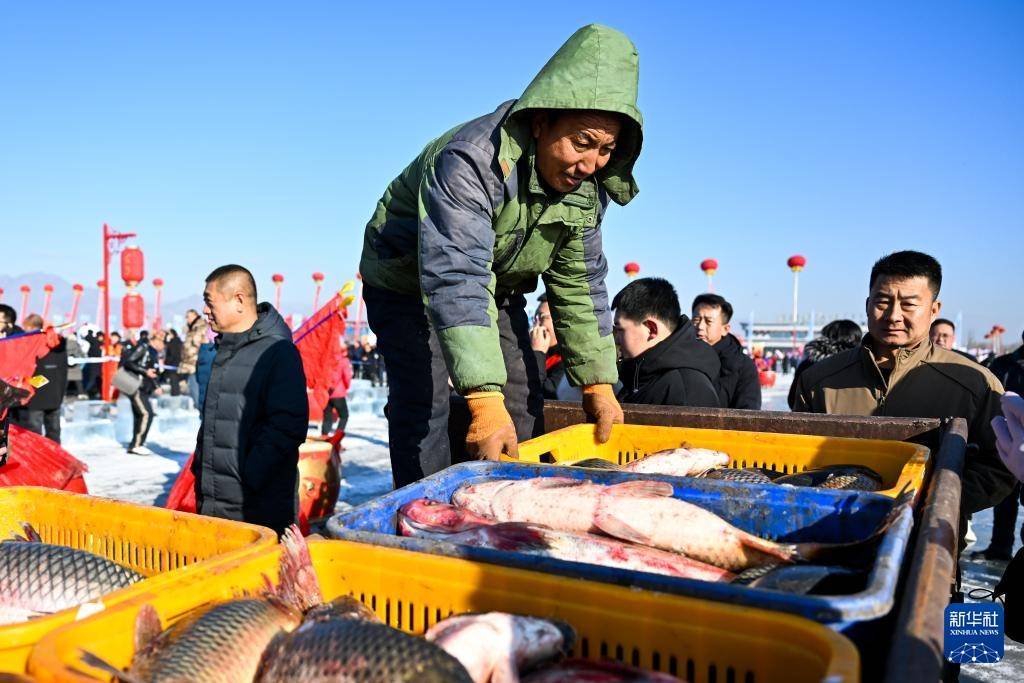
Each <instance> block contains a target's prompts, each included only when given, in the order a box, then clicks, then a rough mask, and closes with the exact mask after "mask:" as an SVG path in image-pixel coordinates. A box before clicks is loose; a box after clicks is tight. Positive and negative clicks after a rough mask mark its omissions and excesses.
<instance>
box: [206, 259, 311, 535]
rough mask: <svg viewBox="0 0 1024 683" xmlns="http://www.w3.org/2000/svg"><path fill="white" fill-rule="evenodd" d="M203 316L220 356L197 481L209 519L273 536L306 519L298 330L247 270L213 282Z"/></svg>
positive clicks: (220, 273)
mask: <svg viewBox="0 0 1024 683" xmlns="http://www.w3.org/2000/svg"><path fill="white" fill-rule="evenodd" d="M203 299H204V301H205V302H206V305H205V307H204V309H203V313H204V314H205V316H206V318H207V320H208V321H209V323H210V326H211V328H212V329H213V330H214V331H215V332H217V342H216V343H217V356H216V358H214V361H213V369H212V371H211V374H210V381H209V384H208V385H207V388H206V400H205V401H203V404H202V405H203V412H202V417H203V420H202V424H201V425H200V428H199V437H198V439H197V443H196V457H195V459H194V461H193V464H192V471H193V473H194V474H195V477H196V507H197V509H198V511H199V513H200V514H204V515H210V516H212V517H222V518H224V519H233V520H238V521H243V522H250V523H252V524H259V525H262V526H266V527H270V528H271V529H274V530H275V531H277V532H278V533H279V534H280V533H283V532H284V530H285V529H286V528H287V527H288V525H289V524H292V523H293V522H294V521H295V519H296V517H297V514H298V498H297V493H296V487H297V485H298V479H297V478H298V461H299V445H300V444H302V442H303V441H305V439H306V431H307V428H308V425H309V407H308V404H307V401H306V377H305V374H304V373H303V370H302V360H301V358H300V357H299V351H298V349H296V348H295V344H293V343H292V334H291V330H289V329H288V325H286V324H285V322H284V319H283V318H281V316H280V315H279V314H278V312H277V311H276V310H275V309H274V307H273V306H271V305H270V304H268V303H261V304H258V305H257V303H256V281H255V280H254V279H253V277H252V274H251V273H250V272H249V271H248V270H246V269H245V268H243V267H242V266H237V265H228V266H221V267H220V268H218V269H217V270H215V271H213V272H212V273H210V275H209V277H207V278H206V290H205V291H204V292H203Z"/></svg>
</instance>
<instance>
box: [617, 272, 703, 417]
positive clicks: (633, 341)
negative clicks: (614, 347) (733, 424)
mask: <svg viewBox="0 0 1024 683" xmlns="http://www.w3.org/2000/svg"><path fill="white" fill-rule="evenodd" d="M612 309H613V310H614V311H615V324H614V326H613V327H612V329H613V331H614V334H615V342H616V344H618V347H619V353H620V355H621V356H622V362H621V364H620V365H619V380H620V381H621V382H622V389H621V390H620V391H619V400H620V401H622V402H623V403H645V404H648V405H660V406H698V407H707V408H718V407H720V406H721V401H720V399H719V395H718V386H717V381H718V376H719V374H720V372H721V364H720V362H719V360H718V354H716V353H715V352H714V350H713V349H712V348H711V347H710V346H708V345H707V344H705V343H704V342H702V341H701V340H700V339H698V338H697V332H696V331H695V330H694V328H693V324H692V323H691V322H690V319H689V318H687V317H686V316H685V315H682V314H681V312H680V310H679V297H678V295H676V290H675V288H673V287H672V285H671V284H670V283H669V282H668V281H667V280H663V279H661V278H642V279H640V280H636V281H634V282H631V283H629V284H628V285H626V286H625V287H624V288H623V289H622V291H621V292H619V293H618V294H616V295H615V299H614V300H613V301H612Z"/></svg>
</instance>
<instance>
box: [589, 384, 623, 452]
mask: <svg viewBox="0 0 1024 683" xmlns="http://www.w3.org/2000/svg"><path fill="white" fill-rule="evenodd" d="M583 412H585V413H586V414H587V415H589V416H590V417H591V418H592V419H593V420H594V422H596V423H597V429H595V430H594V434H595V436H597V442H598V443H607V442H608V439H610V438H612V424H622V423H623V420H624V418H623V415H622V406H620V405H619V402H618V401H617V400H616V399H615V392H614V391H612V385H611V384H588V385H586V386H585V387H583Z"/></svg>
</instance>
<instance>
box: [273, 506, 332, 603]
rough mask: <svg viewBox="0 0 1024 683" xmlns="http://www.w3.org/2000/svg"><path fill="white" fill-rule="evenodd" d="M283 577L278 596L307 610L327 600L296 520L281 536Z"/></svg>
mask: <svg viewBox="0 0 1024 683" xmlns="http://www.w3.org/2000/svg"><path fill="white" fill-rule="evenodd" d="M281 545H282V546H284V547H283V548H282V550H281V559H280V570H279V571H280V581H279V584H278V587H277V590H276V591H275V594H276V596H277V597H278V598H279V599H280V600H281V601H282V602H284V603H285V604H286V605H288V606H289V607H292V608H294V609H297V610H299V612H301V613H303V614H304V613H305V612H306V611H307V610H309V609H310V608H311V607H316V606H317V605H319V604H321V603H322V602H323V601H324V598H323V593H322V592H321V591H320V582H319V580H318V579H317V577H316V570H315V569H314V568H313V558H311V557H310V555H309V546H308V545H306V539H304V538H303V537H302V532H301V531H299V527H297V526H295V525H294V524H292V525H291V526H290V527H288V528H287V529H286V530H285V532H284V534H283V535H282V536H281Z"/></svg>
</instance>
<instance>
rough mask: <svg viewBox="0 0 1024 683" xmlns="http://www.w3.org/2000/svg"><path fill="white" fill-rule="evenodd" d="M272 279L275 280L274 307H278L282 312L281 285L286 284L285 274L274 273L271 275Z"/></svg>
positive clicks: (278, 310)
mask: <svg viewBox="0 0 1024 683" xmlns="http://www.w3.org/2000/svg"><path fill="white" fill-rule="evenodd" d="M270 279H271V280H273V281H274V308H276V309H277V312H278V313H280V312H281V285H283V284H284V275H281V273H274V274H273V275H272V276H271V277H270Z"/></svg>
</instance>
